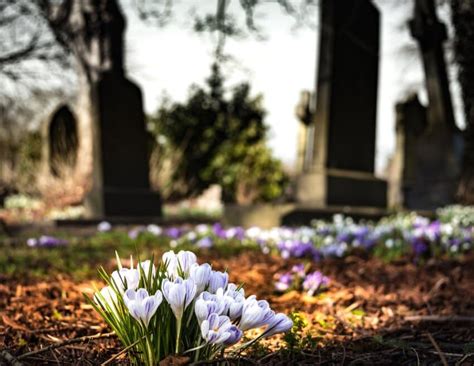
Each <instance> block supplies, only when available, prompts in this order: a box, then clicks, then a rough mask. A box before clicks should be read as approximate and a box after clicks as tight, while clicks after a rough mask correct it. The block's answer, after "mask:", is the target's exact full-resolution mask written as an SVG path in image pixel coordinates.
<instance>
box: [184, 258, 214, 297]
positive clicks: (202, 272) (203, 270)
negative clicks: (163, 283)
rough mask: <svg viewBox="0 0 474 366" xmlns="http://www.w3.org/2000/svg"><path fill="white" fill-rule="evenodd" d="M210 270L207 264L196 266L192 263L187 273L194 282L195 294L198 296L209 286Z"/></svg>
mask: <svg viewBox="0 0 474 366" xmlns="http://www.w3.org/2000/svg"><path fill="white" fill-rule="evenodd" d="M211 273H212V268H211V266H210V265H209V264H208V263H204V264H201V265H199V264H197V263H194V264H193V265H192V266H191V269H190V271H189V278H192V279H193V280H194V283H195V284H196V288H197V290H196V293H197V294H198V295H199V294H200V293H201V292H203V291H204V290H205V289H206V287H207V286H208V285H209V280H210V279H211Z"/></svg>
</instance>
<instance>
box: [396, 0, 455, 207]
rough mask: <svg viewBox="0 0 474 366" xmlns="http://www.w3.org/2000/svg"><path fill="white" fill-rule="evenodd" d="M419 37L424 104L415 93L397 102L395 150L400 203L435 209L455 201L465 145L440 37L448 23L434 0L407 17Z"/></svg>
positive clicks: (421, 2) (422, 1)
mask: <svg viewBox="0 0 474 366" xmlns="http://www.w3.org/2000/svg"><path fill="white" fill-rule="evenodd" d="M409 26H410V30H411V34H412V36H413V37H414V38H415V39H416V40H417V41H418V44H419V47H420V51H421V56H422V60H423V67H424V71H425V84H426V91H427V94H428V106H427V108H425V107H423V106H421V104H420V103H419V102H418V99H417V97H416V96H412V97H410V98H409V99H408V100H407V101H406V102H403V103H400V104H398V105H397V150H396V155H399V161H400V165H399V172H398V174H399V179H398V180H399V187H400V190H401V192H402V196H403V198H402V205H403V206H404V207H406V208H409V209H436V208H437V207H439V206H443V205H447V204H450V203H453V202H454V198H455V192H456V188H457V185H458V179H459V173H460V164H461V157H462V149H463V140H462V135H461V132H460V131H459V129H458V128H457V126H456V124H455V120H454V113H453V107H452V103H451V95H450V92H449V81H448V76H447V72H446V62H445V58H444V50H443V42H444V41H445V40H446V38H447V32H446V27H445V25H444V24H443V23H441V22H440V21H439V19H438V17H437V14H436V8H435V4H434V0H416V1H415V6H414V17H413V19H412V20H411V21H410V22H409Z"/></svg>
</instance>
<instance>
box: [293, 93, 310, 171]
mask: <svg viewBox="0 0 474 366" xmlns="http://www.w3.org/2000/svg"><path fill="white" fill-rule="evenodd" d="M311 101H312V95H311V93H310V92H309V91H307V90H304V91H302V92H301V95H300V100H299V102H298V104H297V105H296V108H295V115H296V117H297V118H298V121H299V122H300V123H299V124H298V142H297V152H296V172H297V173H302V172H303V171H305V170H307V169H308V167H309V165H310V162H311V156H312V154H313V146H312V145H313V144H312V142H313V140H312V138H313V133H314V126H313V123H312V122H313V118H314V107H313V106H312V103H311Z"/></svg>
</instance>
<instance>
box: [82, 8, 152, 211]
mask: <svg viewBox="0 0 474 366" xmlns="http://www.w3.org/2000/svg"><path fill="white" fill-rule="evenodd" d="M108 4H109V8H108V9H107V10H108V11H109V12H110V14H111V16H110V17H108V18H106V19H105V20H106V22H105V23H104V22H102V23H104V24H102V23H101V24H102V27H103V29H102V32H101V36H100V41H101V47H102V49H103V51H104V53H105V54H107V55H108V57H109V60H110V61H111V62H110V65H109V66H108V67H107V68H106V70H105V71H102V72H101V73H100V74H99V75H98V79H97V80H96V81H92V87H91V96H90V98H91V101H92V108H93V116H94V121H95V122H96V123H94V124H93V129H94V131H93V132H94V133H93V185H92V190H91V192H90V193H89V195H88V197H87V201H86V207H87V210H88V213H89V216H91V217H113V216H115V217H117V216H120V217H128V216H146V217H157V216H160V215H161V199H160V196H159V195H158V194H157V193H156V192H152V191H151V190H150V183H149V154H148V150H147V149H148V142H149V141H148V138H147V132H146V129H145V115H144V112H143V100H142V94H141V91H140V89H139V88H138V87H137V86H136V85H135V84H134V83H132V82H131V81H130V80H128V79H127V78H126V76H125V71H124V65H123V54H124V44H123V43H124V41H123V32H124V28H125V19H124V17H123V16H122V14H121V11H120V9H119V6H118V4H116V3H115V2H111V1H109V2H108Z"/></svg>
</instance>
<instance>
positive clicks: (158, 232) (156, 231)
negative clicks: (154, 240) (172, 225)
mask: <svg viewBox="0 0 474 366" xmlns="http://www.w3.org/2000/svg"><path fill="white" fill-rule="evenodd" d="M146 230H147V231H148V232H149V233H151V234H153V235H156V236H160V235H161V234H162V233H163V229H162V228H161V227H160V226H158V225H155V224H150V225H148V226H147V227H146Z"/></svg>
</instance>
